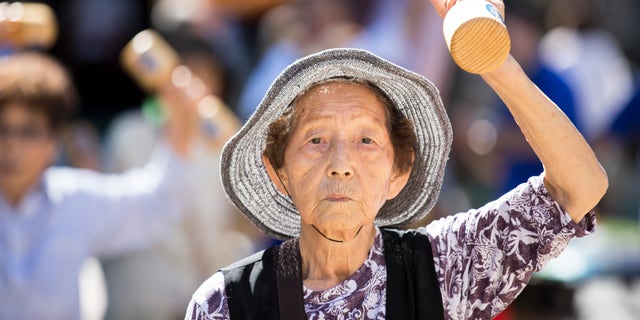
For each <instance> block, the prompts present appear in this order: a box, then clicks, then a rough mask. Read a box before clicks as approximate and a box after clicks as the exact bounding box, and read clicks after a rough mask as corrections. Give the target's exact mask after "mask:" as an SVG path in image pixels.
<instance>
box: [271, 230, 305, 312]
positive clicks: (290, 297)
mask: <svg viewBox="0 0 640 320" xmlns="http://www.w3.org/2000/svg"><path fill="white" fill-rule="evenodd" d="M276 261H277V269H276V283H277V285H276V286H277V287H278V306H279V309H280V319H281V320H303V319H307V315H306V313H305V311H304V298H303V297H302V273H301V268H302V266H301V258H300V247H299V245H298V240H297V239H291V240H289V241H286V242H284V243H282V244H281V245H280V250H279V252H278V256H277V260H276Z"/></svg>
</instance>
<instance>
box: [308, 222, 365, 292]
mask: <svg viewBox="0 0 640 320" xmlns="http://www.w3.org/2000/svg"><path fill="white" fill-rule="evenodd" d="M352 231H353V232H351V231H349V232H348V233H352V234H353V236H352V237H350V238H349V239H339V240H338V239H331V238H328V237H327V236H326V235H324V234H323V233H322V232H321V231H320V230H318V229H317V228H314V227H313V226H311V225H303V226H302V230H301V232H300V255H301V256H302V280H303V283H304V285H305V286H306V287H307V288H309V289H312V290H325V289H329V288H332V287H334V286H336V285H337V284H339V283H340V282H342V281H344V280H345V279H346V278H348V277H349V276H351V275H352V274H353V273H354V272H355V271H356V270H358V268H360V266H362V264H363V263H364V261H365V260H366V259H367V257H368V255H369V250H370V249H371V246H373V242H374V240H375V235H376V229H375V227H374V226H373V225H366V226H363V227H358V228H354V230H352ZM336 240H338V241H336ZM340 241H341V242H340Z"/></svg>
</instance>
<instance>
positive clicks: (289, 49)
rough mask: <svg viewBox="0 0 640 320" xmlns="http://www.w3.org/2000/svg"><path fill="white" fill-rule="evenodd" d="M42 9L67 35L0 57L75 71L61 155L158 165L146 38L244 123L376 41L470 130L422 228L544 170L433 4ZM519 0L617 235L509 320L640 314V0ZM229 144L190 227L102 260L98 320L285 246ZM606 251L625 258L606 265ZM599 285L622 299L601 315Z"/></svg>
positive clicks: (458, 143)
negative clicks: (275, 98) (138, 66)
mask: <svg viewBox="0 0 640 320" xmlns="http://www.w3.org/2000/svg"><path fill="white" fill-rule="evenodd" d="M27 2H29V1H24V3H27ZM39 2H40V3H45V4H47V5H49V6H50V7H51V8H52V9H53V11H54V13H55V16H56V17H57V27H58V35H57V39H56V41H55V43H53V44H52V45H51V46H48V47H43V46H41V45H40V46H39V44H37V43H36V44H34V45H25V46H24V47H20V48H17V47H11V46H8V45H6V44H1V43H0V55H5V56H9V55H13V54H17V53H18V52H20V51H24V50H37V51H41V52H45V53H47V54H50V55H51V56H53V57H55V58H56V59H58V60H59V61H60V62H61V63H62V64H63V65H64V66H65V67H66V68H67V69H68V71H69V73H70V75H71V78H72V81H73V82H74V84H75V85H76V87H77V91H78V95H79V102H80V109H79V112H77V113H76V115H75V117H74V118H73V121H72V123H71V124H70V125H69V127H68V128H67V130H66V131H65V132H64V135H63V137H62V139H61V142H62V143H61V146H60V150H59V153H58V156H57V160H56V164H59V165H67V166H72V167H79V168H88V169H92V170H96V171H100V172H104V173H121V172H124V171H126V170H128V169H131V168H136V167H140V166H142V165H144V164H145V163H147V161H149V159H150V156H151V154H152V151H153V149H154V146H155V145H156V144H157V143H158V140H159V139H161V138H160V136H161V135H160V131H161V129H162V126H163V123H164V122H165V120H166V118H167V116H168V115H167V114H166V110H165V109H163V108H161V107H160V105H161V103H159V102H158V99H159V98H158V96H159V94H158V92H154V91H149V90H145V89H143V87H142V86H140V84H139V83H138V82H136V81H135V79H133V78H132V77H131V76H130V75H129V74H128V73H127V70H125V69H124V68H123V67H122V64H121V52H122V50H123V48H124V46H125V45H126V44H127V43H128V42H129V41H130V40H131V39H132V38H133V37H134V36H135V35H136V34H137V33H138V32H140V31H142V30H144V29H154V30H156V31H158V33H159V34H160V35H161V36H162V37H163V38H164V39H166V40H167V42H168V43H169V44H170V46H171V47H172V48H173V49H175V50H176V52H177V53H178V55H179V56H180V58H181V63H182V64H184V65H186V66H187V67H188V68H189V70H191V71H192V72H193V74H194V75H195V76H196V77H198V78H199V79H201V80H202V83H203V84H204V85H205V86H206V88H207V90H208V91H209V92H210V93H211V94H212V95H214V96H216V97H219V98H220V99H221V100H222V101H223V102H224V104H225V105H226V106H228V108H229V109H230V111H232V113H233V114H234V115H235V116H236V117H237V118H238V120H239V121H240V122H242V121H246V120H247V119H248V118H249V117H250V116H251V114H252V112H253V110H254V108H255V107H256V106H257V105H258V103H259V102H260V99H261V98H262V96H263V95H264V93H265V91H266V90H267V88H268V86H269V85H270V84H271V81H272V80H273V79H274V78H275V77H276V76H277V75H278V74H279V72H280V71H282V70H283V69H284V67H286V66H287V65H288V64H290V63H291V62H293V61H294V60H295V59H297V58H299V57H302V56H305V55H307V54H309V53H313V52H317V51H319V50H322V49H326V48H332V47H344V46H347V47H359V48H364V49H367V50H369V51H372V52H374V53H376V54H378V55H380V56H382V57H384V58H386V59H388V60H391V61H392V62H395V63H397V64H399V65H401V66H404V67H406V68H408V69H410V70H413V71H415V72H417V73H420V74H423V75H424V76H426V77H427V78H428V79H430V80H432V81H433V82H434V83H435V84H436V85H437V87H438V88H439V89H440V92H441V94H442V97H443V99H444V100H445V101H444V102H445V106H446V107H447V110H448V113H449V116H450V118H451V120H452V125H453V130H454V135H455V136H454V145H453V148H452V154H451V156H450V161H449V163H448V168H447V173H446V175H445V184H444V186H443V189H442V192H441V195H440V200H439V202H438V205H437V206H436V208H435V209H434V212H432V213H431V214H429V215H428V218H427V220H426V221H421V222H420V223H422V224H424V223H428V221H430V220H431V219H436V218H438V217H442V216H446V215H449V214H453V213H457V212H460V211H466V210H467V209H469V208H472V207H477V206H479V205H482V204H484V203H486V202H488V201H490V200H492V199H495V198H496V197H497V196H499V195H501V194H503V193H504V192H505V191H506V190H509V189H511V188H513V187H514V186H515V185H517V184H518V183H521V182H524V181H526V178H527V177H529V176H532V175H538V174H539V173H540V172H541V171H542V170H543V168H542V166H541V164H540V163H539V161H538V160H537V157H536V156H535V155H534V154H533V153H532V151H531V149H530V147H529V146H528V144H527V143H526V142H525V141H524V138H523V136H522V134H521V133H520V131H519V129H518V127H517V126H516V125H515V124H514V121H513V120H512V119H509V118H508V117H510V115H509V113H508V111H507V110H506V108H505V107H504V106H503V105H502V104H501V103H500V102H499V101H500V100H499V99H498V97H497V96H495V95H494V94H493V93H492V91H491V90H490V89H489V88H488V87H487V86H486V85H485V84H484V82H482V80H481V79H480V77H478V76H477V75H472V74H467V73H464V72H463V71H461V70H460V69H458V68H457V67H456V66H455V64H454V62H453V60H452V59H451V56H450V55H449V52H448V51H447V47H446V44H445V42H444V39H443V36H442V20H441V18H440V17H439V16H438V14H437V13H436V12H435V11H434V9H433V7H432V5H431V3H430V2H429V1H427V0H369V1H364V0H245V1H230V0H155V1H153V0H51V1H39ZM505 4H506V24H507V26H508V28H509V32H510V35H511V53H512V55H513V56H514V57H516V59H517V60H518V61H519V62H520V63H521V65H522V66H523V68H524V69H525V71H526V72H527V73H528V74H529V76H530V78H531V79H532V80H533V81H534V82H535V83H536V85H538V87H540V88H541V89H542V90H543V91H544V92H545V93H546V94H547V95H548V96H549V98H550V99H552V100H553V101H555V102H556V103H557V104H558V106H559V107H560V108H561V109H562V110H563V111H564V112H565V114H566V115H567V116H568V117H569V118H570V119H571V120H572V121H573V123H574V124H575V125H576V127H577V128H578V129H579V130H580V131H581V132H582V133H583V135H584V136H585V137H586V138H587V140H588V141H589V142H590V143H591V145H592V146H593V147H594V150H595V151H596V153H597V156H598V158H599V159H600V161H601V163H602V164H603V165H604V166H605V169H606V171H607V173H608V175H609V179H610V187H609V191H608V193H607V195H606V196H605V198H604V199H603V201H602V202H601V203H600V204H599V205H598V208H597V212H598V214H599V217H598V218H599V223H600V226H599V228H600V229H602V232H600V233H598V232H596V234H594V235H593V236H592V237H587V238H593V239H588V240H589V241H591V242H589V243H587V244H586V245H585V247H586V246H587V245H588V246H589V248H590V249H589V250H586V249H585V250H584V251H583V252H580V249H584V248H585V247H580V246H579V245H580V243H578V246H577V247H576V250H575V251H572V250H571V249H568V250H567V251H568V252H569V253H568V254H576V255H578V256H579V257H581V258H576V259H577V260H576V259H569V262H568V266H561V267H559V268H558V269H559V270H560V271H558V272H555V273H554V272H548V273H547V274H543V276H541V277H540V279H539V282H538V286H536V283H533V284H532V285H531V286H530V287H531V288H532V289H531V290H530V291H525V292H524V293H523V295H522V297H521V298H522V299H521V298H519V300H517V302H516V304H515V305H514V308H513V309H511V310H508V311H509V312H508V313H509V314H505V315H504V317H511V318H513V319H605V318H615V319H634V317H635V319H637V315H638V314H640V302H639V301H640V280H639V279H640V41H638V39H640V2H638V1H636V0H512V1H505ZM165 103H166V101H165ZM199 130H206V128H204V127H202V128H199ZM220 147H221V145H220V144H219V143H217V144H216V143H214V144H210V143H207V137H206V134H205V135H203V137H201V138H200V141H198V142H196V143H194V146H193V147H192V149H193V150H191V151H192V152H191V153H192V159H191V162H190V164H189V165H190V166H192V167H193V168H192V169H193V170H190V171H189V177H188V179H189V181H190V184H191V186H192V187H191V188H190V195H189V201H188V202H189V205H188V206H186V207H185V208H183V210H184V211H185V212H186V213H185V214H184V216H183V218H182V219H181V220H180V221H179V222H178V223H176V224H175V227H174V228H172V229H171V230H170V231H168V232H166V233H164V234H163V235H162V236H161V237H159V238H158V240H157V241H155V242H154V244H152V245H149V246H146V247H145V248H141V249H137V250H135V251H132V252H128V253H126V254H118V255H112V256H108V257H100V260H96V259H95V258H92V259H90V260H88V261H87V263H86V264H85V268H84V269H83V271H82V274H81V279H82V281H80V289H81V295H80V299H81V304H82V306H85V307H86V306H88V307H86V308H83V309H82V311H83V317H84V318H85V319H102V318H105V319H180V318H182V317H183V316H184V310H185V308H186V305H187V303H188V301H189V298H190V295H191V294H192V293H193V292H194V291H195V289H196V288H197V287H198V285H199V284H200V283H202V281H204V280H205V279H206V278H208V276H209V275H211V274H212V273H213V272H215V271H216V270H217V269H218V268H220V267H223V266H225V265H227V264H229V263H231V262H233V261H235V260H237V259H239V258H241V257H244V256H247V255H248V254H249V253H251V252H254V251H257V250H260V249H262V248H264V247H266V246H268V245H269V243H270V241H272V240H269V239H267V238H265V237H264V236H262V235H261V234H260V233H259V231H257V229H255V228H254V227H253V226H252V225H251V224H250V222H249V221H248V220H247V219H245V218H244V217H243V216H242V215H241V214H239V212H238V211H237V210H236V209H235V208H233V207H232V206H231V205H230V203H229V201H228V200H227V199H226V196H225V194H224V192H223V190H222V186H221V183H220V181H219V175H218V173H219V162H218V160H219V159H218V156H219V153H220V151H221V150H220ZM1 209H2V208H0V210H1ZM612 239H613V240H612ZM594 241H595V242H594ZM598 241H599V242H598ZM612 243H614V244H615V245H613V244H612ZM606 244H608V245H610V246H614V247H615V248H616V249H618V250H617V251H616V250H611V249H610V248H611V247H608V246H607V245H606ZM594 247H598V248H602V250H601V251H594V249H593V248H594ZM620 248H622V249H624V250H623V251H620V250H621V249H620ZM585 252H586V253H585ZM608 254H611V255H614V254H617V255H615V256H611V258H610V257H609V256H608ZM620 255H622V256H623V258H620ZM580 259H582V260H580ZM597 259H600V260H609V261H611V263H610V264H606V266H603V265H604V264H597V265H596V264H594V263H593V262H592V261H591V260H597ZM559 260H560V261H562V260H563V259H559ZM576 261H584V263H585V264H586V267H584V268H583V269H582V271H581V272H577V273H574V274H573V275H572V276H566V274H564V273H563V272H562V271H563V270H564V271H566V270H567V269H570V268H574V267H575V264H576V263H577V262H576ZM572 262H573V263H574V265H571V263H572ZM0 263H2V262H0ZM552 267H553V266H552ZM549 288H551V289H549ZM594 288H595V289H594ZM600 289H601V290H603V291H601V292H610V293H611V294H610V295H608V296H609V297H614V296H615V297H617V295H619V298H618V299H611V300H612V301H609V302H608V303H607V304H606V305H604V306H602V304H601V307H600V308H594V307H593V305H594V303H595V302H598V301H599V298H597V296H598V295H597V294H594V292H598V290H600ZM536 290H537V291H536ZM545 290H549V291H545ZM607 290H609V291H607ZM549 292H551V293H549ZM567 299H568V300H567ZM518 301H522V303H519V302H518ZM1 303H2V302H0V304H1ZM535 304H541V306H538V307H535V306H533V307H532V305H535ZM0 308H1V307H0ZM531 310H535V311H531ZM607 310H608V311H607ZM536 315H537V316H536Z"/></svg>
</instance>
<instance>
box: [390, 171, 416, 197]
mask: <svg viewBox="0 0 640 320" xmlns="http://www.w3.org/2000/svg"><path fill="white" fill-rule="evenodd" d="M410 175H411V168H409V169H408V170H406V171H405V172H399V171H396V173H394V174H393V176H391V183H390V184H389V193H388V194H387V200H391V199H393V198H395V197H396V196H397V195H398V194H399V193H400V191H402V188H404V186H405V185H407V182H408V181H409V176H410Z"/></svg>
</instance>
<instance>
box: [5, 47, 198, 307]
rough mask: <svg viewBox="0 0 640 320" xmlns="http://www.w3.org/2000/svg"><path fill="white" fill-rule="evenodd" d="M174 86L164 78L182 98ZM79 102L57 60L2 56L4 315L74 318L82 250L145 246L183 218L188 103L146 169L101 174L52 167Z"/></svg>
mask: <svg viewBox="0 0 640 320" xmlns="http://www.w3.org/2000/svg"><path fill="white" fill-rule="evenodd" d="M173 90H175V88H172V87H171V85H169V86H167V94H168V95H175V96H180V93H179V92H174V91H173ZM181 99H186V98H185V97H181ZM75 107H76V94H75V89H74V87H73V84H72V82H71V79H70V78H69V77H68V75H67V73H66V71H65V70H64V68H63V67H62V66H61V65H60V64H59V62H57V61H56V60H55V59H54V58H51V57H49V56H47V55H45V54H41V53H29V52H25V53H16V54H13V55H10V56H6V57H3V58H2V59H1V60H0V219H1V220H2V222H1V223H0V228H2V232H0V257H2V258H1V259H0V261H1V262H0V300H1V301H2V304H0V318H2V319H33V318H47V319H78V318H79V317H80V310H79V297H78V274H79V270H80V267H81V265H82V264H83V263H84V261H85V259H86V258H87V257H89V256H101V257H104V256H109V255H116V254H121V253H124V252H127V251H132V250H136V249H138V248H141V247H144V246H147V245H149V244H150V243H152V242H153V241H155V240H157V238H159V237H160V236H162V235H163V234H164V233H165V232H166V230H167V228H168V227H169V226H170V225H171V224H172V223H176V221H178V220H179V219H180V217H181V216H182V208H183V207H185V204H184V201H185V200H186V199H187V195H188V192H189V185H188V181H187V179H185V178H186V175H187V173H188V167H187V163H186V159H185V157H186V156H187V155H188V152H189V146H188V145H189V143H190V140H191V139H192V130H190V128H188V124H189V123H190V122H191V121H190V120H189V118H190V117H191V116H192V114H194V112H193V110H189V109H187V108H182V109H180V108H176V109H174V112H172V115H173V116H172V118H171V119H170V121H168V122H167V126H166V139H167V142H168V146H165V147H160V148H159V149H158V150H157V153H156V155H155V156H154V157H153V158H152V160H151V161H150V162H149V163H148V164H147V165H145V166H144V167H143V168H140V169H137V170H132V171H129V172H127V173H125V174H122V175H103V174H99V173H96V172H94V171H91V170H83V169H71V168H59V167H51V164H52V163H53V162H54V160H55V157H56V154H57V147H58V144H59V142H60V139H61V134H62V132H63V130H64V128H65V125H66V121H67V119H68V118H69V116H70V115H71V113H72V112H73V110H74V109H75ZM181 107H182V106H181Z"/></svg>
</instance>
